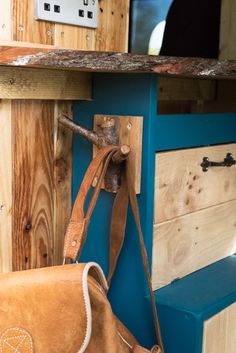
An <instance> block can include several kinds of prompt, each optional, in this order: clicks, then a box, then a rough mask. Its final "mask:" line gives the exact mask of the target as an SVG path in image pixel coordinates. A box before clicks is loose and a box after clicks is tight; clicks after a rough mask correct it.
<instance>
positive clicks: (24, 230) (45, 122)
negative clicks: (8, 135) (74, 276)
mask: <svg viewBox="0 0 236 353" xmlns="http://www.w3.org/2000/svg"><path fill="white" fill-rule="evenodd" d="M53 117H54V103H53V102H51V103H49V102H47V103H44V102H43V101H33V100H30V101H26V100H25V101H17V100H15V101H13V102H12V124H13V136H14V137H13V138H14V155H13V163H14V164H13V174H14V175H13V178H14V187H13V194H14V203H13V221H14V223H13V245H12V246H13V270H24V269H28V268H35V267H43V266H47V265H51V264H52V263H53V249H52V245H53V243H52V242H53V228H54V211H53V206H54V200H53V191H54V180H53V176H54V173H53V161H54V152H53V129H54V121H53Z"/></svg>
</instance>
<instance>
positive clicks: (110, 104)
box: [73, 73, 236, 353]
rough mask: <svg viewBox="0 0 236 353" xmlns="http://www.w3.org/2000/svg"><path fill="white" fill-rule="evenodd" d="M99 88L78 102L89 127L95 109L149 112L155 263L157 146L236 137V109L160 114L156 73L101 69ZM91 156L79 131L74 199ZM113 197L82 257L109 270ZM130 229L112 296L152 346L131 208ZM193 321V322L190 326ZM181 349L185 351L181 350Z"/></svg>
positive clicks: (146, 198)
mask: <svg viewBox="0 0 236 353" xmlns="http://www.w3.org/2000/svg"><path fill="white" fill-rule="evenodd" d="M93 89H94V91H93V101H84V102H77V103H75V104H74V119H75V121H77V122H78V123H80V124H82V125H84V126H85V127H87V128H92V127H93V116H94V114H109V115H111V114H114V115H134V116H143V117H144V134H143V152H142V158H143V160H142V182H141V195H139V197H138V200H139V205H140V212H141V222H142V227H143V231H144V237H145V243H146V246H147V252H148V256H149V259H150V263H151V255H152V233H153V206H154V176H155V170H154V168H155V153H156V151H163V150H171V149H177V148H186V147H194V146H203V145H209V144H219V143H228V142H233V141H236V114H219V115H217V114H214V115H178V116H177V115H176V116H158V115H157V113H156V112H157V103H156V101H157V80H156V76H155V75H154V74H122V75H120V74H104V73H102V74H100V73H98V74H95V75H94V87H93ZM91 158H92V146H91V145H90V143H89V142H87V141H85V140H84V139H83V138H81V137H79V136H74V140H73V199H75V196H76V194H77V191H78V188H79V185H80V183H81V180H82V178H83V175H84V172H85V170H86V168H87V166H88V165H89V163H90V161H91ZM113 199H114V196H113V195H112V194H108V193H105V192H102V193H101V196H100V199H99V202H98V205H97V207H96V209H95V211H94V214H93V218H92V221H91V224H90V227H89V232H88V238H87V241H86V244H85V247H84V250H83V252H82V256H81V259H80V260H81V261H96V262H98V263H99V264H100V265H101V266H102V267H103V269H104V271H105V272H107V267H108V240H109V239H108V237H109V222H110V215H111V207H112V202H113ZM126 233H127V234H126V241H125V244H124V249H123V251H122V254H121V257H120V260H119V263H118V268H117V271H116V274H115V277H114V279H113V282H112V286H111V289H110V293H109V297H110V300H111V303H112V306H113V310H114V312H115V313H116V314H117V315H118V317H120V318H121V320H122V321H123V322H124V323H125V324H126V325H127V326H128V327H129V328H130V329H131V331H132V332H133V333H134V334H135V336H136V337H137V338H138V339H139V340H140V342H141V343H142V344H143V345H145V346H147V347H148V346H151V345H152V344H153V343H154V337H155V335H154V331H153V322H152V315H151V309H150V303H149V301H148V300H147V286H146V282H145V278H144V273H143V270H142V264H141V256H140V255H139V245H138V239H137V232H136V229H135V226H134V223H133V220H132V217H131V215H130V213H129V217H128V224H127V232H126ZM235 286H236V285H235ZM157 299H158V298H157ZM163 310H164V309H162V305H161V306H160V313H161V321H162V323H163V324H162V326H163V329H164V330H166V325H165V322H166V321H168V318H167V317H166V316H165V314H164V313H166V309H165V310H164V311H163ZM168 310H169V309H168ZM190 321H191V320H190V319H189V322H190ZM191 325H192V327H193V328H192V329H191V330H193V329H194V325H195V321H194V320H193V321H191ZM191 325H190V324H189V326H188V330H190V327H191ZM179 330H181V328H179ZM165 337H166V336H165ZM165 340H166V345H168V344H172V343H171V342H170V343H169V342H168V340H167V339H165ZM170 352H172V351H170ZM175 353H176V351H175ZM181 353H184V352H182V351H181ZM188 353H190V352H188ZM191 353H192V352H191Z"/></svg>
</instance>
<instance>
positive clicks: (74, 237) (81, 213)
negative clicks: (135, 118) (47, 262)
mask: <svg viewBox="0 0 236 353" xmlns="http://www.w3.org/2000/svg"><path fill="white" fill-rule="evenodd" d="M118 149H119V148H118V147H116V146H107V147H104V148H102V149H101V150H99V152H98V153H97V155H96V157H95V158H94V159H93V160H92V162H91V163H90V165H89V167H88V169H87V171H86V173H85V176H84V179H83V181H82V183H81V186H80V189H79V192H78V195H77V197H76V200H75V203H74V207H73V210H72V215H71V219H70V222H69V225H68V227H67V231H66V236H65V241H64V261H65V262H66V261H67V260H73V261H77V259H78V258H79V256H80V253H81V250H82V247H83V244H84V242H85V239H86V234H87V229H88V225H89V222H90V218H91V215H92V212H93V209H94V207H95V205H96V201H97V198H98V196H99V193H100V190H101V187H102V182H103V179H104V176H105V173H106V171H107V168H108V165H109V162H110V160H111V159H112V156H113V155H114V154H115V153H116V152H117V151H118ZM101 166H102V169H101V172H100V176H99V179H98V182H97V185H96V187H95V189H94V192H93V195H92V198H91V201H90V203H89V206H88V208H87V211H86V214H85V209H84V207H85V201H86V198H87V196H88V193H89V191H90V189H91V187H92V183H93V180H94V177H95V175H96V174H97V173H98V172H99V169H100V167H101Z"/></svg>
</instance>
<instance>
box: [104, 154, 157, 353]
mask: <svg viewBox="0 0 236 353" xmlns="http://www.w3.org/2000/svg"><path fill="white" fill-rule="evenodd" d="M129 166H130V164H129V163H128V161H127V162H126V169H125V175H124V178H123V182H122V186H121V188H120V190H119V191H118V193H117V196H116V199H115V201H114V206H113V212H112V222H111V229H110V264H109V274H108V283H109V284H110V282H111V279H112V276H113V274H114V271H115V268H116V264H117V261H118V258H119V255H120V251H121V249H122V245H123V242H124V237H125V227H126V219H127V212H128V198H129V200H130V204H131V208H132V212H133V215H134V219H135V223H136V227H137V229H138V235H139V243H140V249H141V255H142V262H143V266H144V270H145V275H146V278H147V283H148V290H149V295H150V298H151V305H152V311H153V317H154V325H155V331H156V336H157V341H158V343H159V345H160V348H161V350H162V352H164V349H163V342H162V337H161V330H160V324H159V320H158V315H157V309H156V304H155V298H154V294H153V290H152V282H151V275H150V272H149V265H148V256H147V252H146V247H145V243H144V238H143V233H142V229H141V223H140V215H139V207H138V201H137V197H136V192H135V189H134V182H133V181H132V177H131V176H132V171H131V170H130V167H129Z"/></svg>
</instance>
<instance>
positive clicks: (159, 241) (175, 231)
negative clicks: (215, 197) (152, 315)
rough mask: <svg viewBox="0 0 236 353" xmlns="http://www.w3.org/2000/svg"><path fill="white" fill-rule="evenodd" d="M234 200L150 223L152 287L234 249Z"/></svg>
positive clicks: (235, 205)
mask: <svg viewBox="0 0 236 353" xmlns="http://www.w3.org/2000/svg"><path fill="white" fill-rule="evenodd" d="M235 244H236V201H235V200H234V201H229V202H226V203H223V204H221V205H217V206H213V207H210V208H207V209H204V210H201V211H198V212H194V213H192V214H188V215H185V216H182V217H178V218H175V219H173V220H171V221H167V222H163V223H160V224H156V225H154V242H153V259H152V260H153V265H152V266H153V269H152V275H153V277H152V280H153V288H154V289H158V288H161V287H163V286H165V285H167V284H169V283H171V282H172V281H174V280H175V279H177V278H182V277H184V276H186V275H188V274H190V273H192V272H194V271H197V270H199V269H201V268H203V267H205V266H207V265H210V264H212V263H214V262H216V261H218V260H220V259H222V258H225V257H227V256H230V255H232V254H234V253H235V252H236V246H235Z"/></svg>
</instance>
